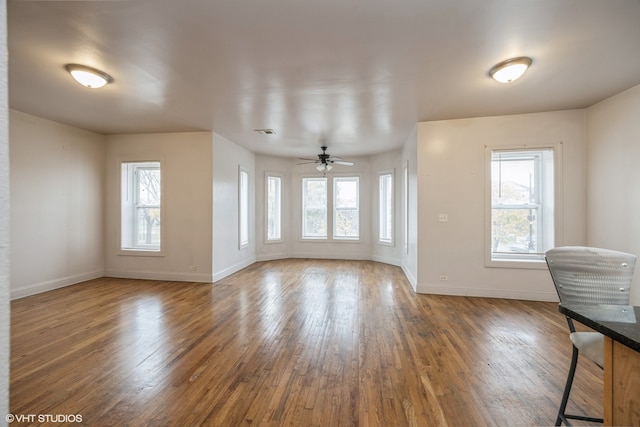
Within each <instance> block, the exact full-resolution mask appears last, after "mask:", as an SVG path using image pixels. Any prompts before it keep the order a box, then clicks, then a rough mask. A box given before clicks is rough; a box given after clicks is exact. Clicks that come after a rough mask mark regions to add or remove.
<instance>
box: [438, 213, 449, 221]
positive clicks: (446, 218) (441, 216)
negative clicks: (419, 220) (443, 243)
mask: <svg viewBox="0 0 640 427" xmlns="http://www.w3.org/2000/svg"><path fill="white" fill-rule="evenodd" d="M438 221H440V222H447V221H449V215H447V214H446V213H441V214H439V215H438Z"/></svg>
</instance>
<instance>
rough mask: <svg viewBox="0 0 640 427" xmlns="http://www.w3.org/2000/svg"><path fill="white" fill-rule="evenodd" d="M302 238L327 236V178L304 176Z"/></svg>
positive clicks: (323, 237) (322, 237)
mask: <svg viewBox="0 0 640 427" xmlns="http://www.w3.org/2000/svg"><path fill="white" fill-rule="evenodd" d="M302 238H303V239H326V238H327V178H324V177H323V178H302Z"/></svg>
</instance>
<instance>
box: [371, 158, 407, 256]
mask: <svg viewBox="0 0 640 427" xmlns="http://www.w3.org/2000/svg"><path fill="white" fill-rule="evenodd" d="M370 169H371V191H370V192H371V208H370V209H369V211H370V218H371V223H370V229H369V230H368V231H367V232H368V233H369V235H370V236H371V259H372V260H374V261H378V262H384V263H386V264H391V265H401V259H402V249H403V247H404V245H403V240H402V238H403V236H402V220H403V216H402V173H403V171H402V151H401V150H393V151H389V152H386V153H381V154H376V155H373V156H371V167H370ZM389 171H391V172H392V173H393V214H394V228H393V244H392V245H387V244H383V243H379V242H378V238H379V237H380V236H379V234H380V231H379V219H380V209H379V206H380V205H379V204H380V190H379V176H380V172H389Z"/></svg>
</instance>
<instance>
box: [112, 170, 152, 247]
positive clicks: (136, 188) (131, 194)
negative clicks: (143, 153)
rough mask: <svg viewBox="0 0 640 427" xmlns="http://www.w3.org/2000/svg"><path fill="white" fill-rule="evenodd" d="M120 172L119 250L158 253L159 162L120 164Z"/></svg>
mask: <svg viewBox="0 0 640 427" xmlns="http://www.w3.org/2000/svg"><path fill="white" fill-rule="evenodd" d="M120 170H121V175H120V181H121V191H120V194H121V200H120V202H121V217H120V250H121V251H142V252H156V253H157V252H160V250H161V237H162V232H161V231H162V228H161V225H162V222H161V213H162V209H161V205H162V174H161V169H160V162H155V161H153V162H123V163H122V164H121V169H120Z"/></svg>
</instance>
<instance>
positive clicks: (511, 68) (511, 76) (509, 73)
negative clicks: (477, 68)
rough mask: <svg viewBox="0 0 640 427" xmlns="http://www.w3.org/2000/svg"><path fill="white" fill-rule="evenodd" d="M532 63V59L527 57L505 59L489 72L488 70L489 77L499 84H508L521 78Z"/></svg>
mask: <svg viewBox="0 0 640 427" xmlns="http://www.w3.org/2000/svg"><path fill="white" fill-rule="evenodd" d="M532 62H533V61H532V59H531V58H529V57H528V56H519V57H518V58H511V59H507V60H506V61H502V62H500V63H499V64H496V65H494V66H493V67H492V68H491V70H489V75H490V76H491V77H492V78H493V79H494V80H496V81H498V82H500V83H510V82H512V81H514V80H516V79H519V78H520V77H522V75H523V74H524V72H525V71H527V68H529V66H530V65H531V63H532Z"/></svg>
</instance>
